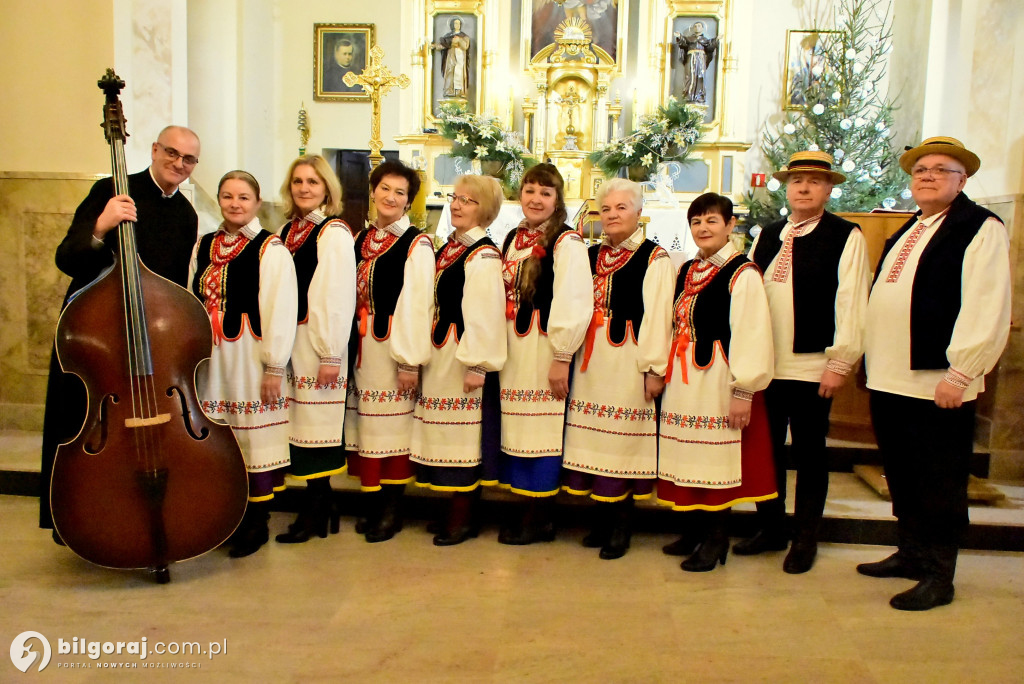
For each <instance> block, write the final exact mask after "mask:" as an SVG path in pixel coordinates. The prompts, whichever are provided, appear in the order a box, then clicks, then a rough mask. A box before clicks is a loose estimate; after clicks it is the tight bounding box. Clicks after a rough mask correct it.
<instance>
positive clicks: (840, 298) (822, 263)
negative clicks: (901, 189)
mask: <svg viewBox="0 0 1024 684" xmlns="http://www.w3.org/2000/svg"><path fill="white" fill-rule="evenodd" d="M773 177H774V178H776V179H778V180H780V181H782V182H784V183H786V202H787V204H788V205H789V216H788V217H787V218H786V219H785V220H782V221H779V222H777V223H773V224H771V225H769V226H768V227H766V228H764V229H763V230H762V231H761V233H760V234H759V235H758V236H757V238H756V239H755V241H754V245H753V248H752V249H751V255H752V259H753V261H754V263H756V264H757V266H758V267H759V268H760V269H761V272H762V273H764V289H765V294H767V295H768V306H769V308H770V310H771V316H772V336H773V338H774V342H775V375H774V378H773V380H772V383H771V385H769V386H768V389H767V391H766V392H765V399H766V403H767V407H768V422H769V425H770V427H771V433H772V446H773V449H774V452H775V477H776V484H777V486H778V491H779V497H778V498H777V499H772V500H770V501H764V502H760V503H758V505H757V509H758V518H759V522H760V525H761V529H760V531H759V532H758V533H757V534H756V535H755V536H754V537H752V538H751V539H748V540H745V541H742V542H739V543H738V544H736V546H735V548H734V549H733V551H734V552H735V553H737V554H739V555H754V554H758V553H762V552H764V551H781V550H783V549H785V548H786V545H787V535H786V530H785V522H786V458H785V456H784V454H785V445H786V433H787V429H788V432H789V434H790V435H791V436H792V446H791V447H790V455H791V456H792V460H793V462H794V463H795V465H796V471H797V480H796V497H795V499H796V500H795V502H794V516H793V522H794V525H793V527H794V529H793V545H792V548H790V550H789V553H788V554H787V555H786V560H785V561H784V562H783V565H782V569H783V570H784V571H785V572H787V573H790V574H794V575H795V574H800V573H804V572H807V571H808V570H810V569H811V566H812V565H814V558H815V556H816V555H817V552H818V528H819V526H820V524H821V518H822V514H823V513H824V510H825V497H826V496H827V495H828V460H827V458H826V455H825V435H826V434H827V433H828V425H829V424H828V415H829V410H830V409H831V408H832V397H833V396H834V395H835V393H836V391H837V390H838V389H839V388H840V387H841V386H842V385H843V383H844V382H846V378H847V376H848V375H849V374H850V371H851V370H852V368H853V366H854V364H856V363H857V361H858V359H860V356H861V354H862V353H863V352H864V346H863V331H864V316H865V310H866V308H867V297H868V283H869V280H870V275H869V266H868V257H867V247H866V244H865V241H864V236H863V235H862V234H861V232H860V229H859V228H858V227H857V225H856V224H853V223H850V222H849V221H846V220H844V219H841V218H839V217H838V216H836V215H834V214H830V213H829V212H827V211H825V204H826V203H827V202H828V200H829V197H831V194H832V188H833V186H835V185H837V184H839V183H843V182H844V181H845V180H846V177H845V176H844V175H843V174H841V173H837V172H836V171H833V170H832V157H831V156H830V155H828V154H826V153H824V152H819V151H808V152H797V153H796V154H794V155H793V156H792V157H791V158H790V160H789V165H788V166H787V167H786V168H784V169H783V170H781V171H778V172H777V173H775V174H773Z"/></svg>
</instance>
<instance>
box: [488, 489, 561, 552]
mask: <svg viewBox="0 0 1024 684" xmlns="http://www.w3.org/2000/svg"><path fill="white" fill-rule="evenodd" d="M553 499H554V497H544V498H536V497H530V500H529V501H527V502H526V505H525V507H524V509H523V513H522V516H521V517H520V518H519V519H518V520H517V521H515V522H513V523H512V524H506V525H505V526H503V527H502V529H501V532H500V533H499V534H498V543H499V544H509V545H511V546H526V545H527V544H533V543H534V542H550V541H554V540H555V524H554V522H552V520H551V502H552V501H553Z"/></svg>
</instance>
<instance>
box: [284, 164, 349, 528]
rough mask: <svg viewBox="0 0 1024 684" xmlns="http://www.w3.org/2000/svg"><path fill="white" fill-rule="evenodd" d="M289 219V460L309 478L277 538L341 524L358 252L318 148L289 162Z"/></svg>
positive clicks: (297, 474)
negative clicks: (336, 488)
mask: <svg viewBox="0 0 1024 684" xmlns="http://www.w3.org/2000/svg"><path fill="white" fill-rule="evenodd" d="M281 198H282V199H283V200H284V211H285V215H286V216H288V217H289V220H288V223H286V224H285V225H284V227H283V228H282V229H281V240H282V241H283V242H284V246H285V247H287V248H288V251H289V252H291V254H292V258H293V259H294V260H295V274H296V277H297V279H298V290H299V292H298V305H299V308H298V316H297V318H298V329H297V330H296V332H295V348H294V349H293V350H292V363H291V368H290V372H289V374H288V384H289V388H288V391H289V396H288V399H289V401H288V405H289V406H288V412H289V418H290V420H291V432H290V442H291V460H292V464H291V467H290V468H289V469H288V474H289V475H290V476H291V477H294V478H296V479H299V480H305V482H306V493H305V501H304V502H303V503H302V507H301V509H300V510H299V515H298V517H296V519H295V522H293V523H292V524H291V525H289V526H288V531H287V532H284V533H282V534H279V535H277V536H276V537H275V539H276V540H277V541H278V542H280V543H282V544H301V543H303V542H305V541H308V540H309V538H310V536H312V535H314V534H315V535H317V536H319V537H321V538H323V537H326V536H327V532H328V524H329V529H330V531H331V532H332V533H333V532H337V531H338V525H339V513H338V509H337V507H336V505H335V504H334V503H333V501H332V498H331V475H335V474H338V473H341V472H343V471H344V469H345V447H344V442H343V438H342V429H343V427H344V424H345V393H346V387H347V385H348V377H347V375H348V341H349V335H350V334H351V332H352V316H353V315H354V311H355V299H356V293H355V289H356V286H355V280H356V279H355V270H356V265H355V257H354V254H353V250H352V233H351V231H350V229H349V227H348V225H347V224H346V223H345V222H344V221H342V220H341V219H339V218H332V217H335V216H336V215H337V214H338V212H340V211H341V183H340V182H339V181H338V177H337V176H336V175H334V171H332V170H331V167H330V166H329V165H328V164H327V161H326V160H325V159H324V158H323V157H321V156H319V155H307V156H304V157H299V158H298V159H296V160H295V161H293V162H292V164H291V166H290V167H289V168H288V174H287V175H286V176H285V182H284V184H283V185H282V186H281Z"/></svg>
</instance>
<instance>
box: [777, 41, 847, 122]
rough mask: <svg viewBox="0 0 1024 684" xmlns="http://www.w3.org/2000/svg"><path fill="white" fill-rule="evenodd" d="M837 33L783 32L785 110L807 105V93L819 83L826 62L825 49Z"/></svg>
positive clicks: (826, 64)
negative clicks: (784, 42)
mask: <svg viewBox="0 0 1024 684" xmlns="http://www.w3.org/2000/svg"><path fill="white" fill-rule="evenodd" d="M841 34H842V32H841V31H813V30H807V31H804V30H801V31H792V30H791V31H786V80H785V84H786V94H785V100H784V101H783V105H784V106H785V108H786V109H800V108H801V107H803V106H804V105H806V104H807V91H808V90H810V89H811V88H813V87H815V86H817V85H818V84H819V83H821V82H822V80H823V77H824V74H825V69H826V68H827V66H828V62H827V60H826V59H825V47H826V45H827V41H828V40H829V39H830V38H831V37H832V35H841Z"/></svg>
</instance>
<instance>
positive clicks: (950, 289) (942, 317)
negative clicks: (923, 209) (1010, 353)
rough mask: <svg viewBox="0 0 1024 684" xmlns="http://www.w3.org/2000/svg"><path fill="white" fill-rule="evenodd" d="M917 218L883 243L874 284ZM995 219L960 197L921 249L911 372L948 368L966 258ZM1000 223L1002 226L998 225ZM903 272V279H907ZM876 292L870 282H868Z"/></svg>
mask: <svg viewBox="0 0 1024 684" xmlns="http://www.w3.org/2000/svg"><path fill="white" fill-rule="evenodd" d="M918 216H920V212H918V215H917V216H915V217H914V218H912V219H910V220H909V221H907V222H906V223H905V224H903V227H902V228H900V229H899V230H898V231H896V233H895V234H894V235H893V236H892V237H890V238H889V239H888V240H886V241H885V247H884V248H883V249H882V258H881V259H879V261H878V267H877V268H876V269H875V278H874V280H875V281H877V280H878V277H879V275H881V272H882V264H883V263H884V262H885V257H886V255H888V254H889V251H890V250H891V249H892V248H893V245H895V244H896V242H897V241H898V240H899V239H900V238H901V237H902V236H903V235H904V233H906V232H907V231H908V230H910V229H911V228H912V227H913V226H914V224H916V223H917V219H918ZM990 218H994V219H996V220H997V221H999V217H998V216H996V215H995V214H993V213H992V212H991V211H989V210H988V209H986V208H984V207H981V206H978V205H977V204H975V203H974V202H973V201H972V200H971V199H970V198H968V197H967V195H965V194H964V193H962V192H961V193H960V194H959V195H957V196H956V199H954V200H953V203H952V204H951V205H950V207H949V213H948V214H947V215H946V218H944V219H943V220H942V225H940V226H939V227H938V228H937V229H936V230H935V234H934V235H932V238H931V239H930V240H929V241H928V244H927V245H925V246H924V251H922V252H921V258H920V260H919V261H918V264H917V269H916V270H915V271H914V273H913V278H914V284H913V286H912V289H911V293H910V369H911V370H941V369H944V368H948V367H949V360H948V359H947V358H946V349H947V348H948V347H949V342H950V340H951V339H952V338H953V326H955V325H956V319H957V317H958V316H959V315H960V304H961V302H960V288H961V287H962V285H963V282H962V281H963V277H962V274H963V266H964V254H965V253H966V252H967V247H968V245H970V244H971V241H972V240H974V237H975V236H976V235H977V234H978V231H979V230H981V226H982V224H983V223H985V221H986V220H988V219H990ZM1000 223H1002V221H1000ZM909 275H911V274H909V273H907V272H906V271H904V272H903V275H902V276H901V277H908V276H909ZM872 287H874V281H872Z"/></svg>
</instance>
